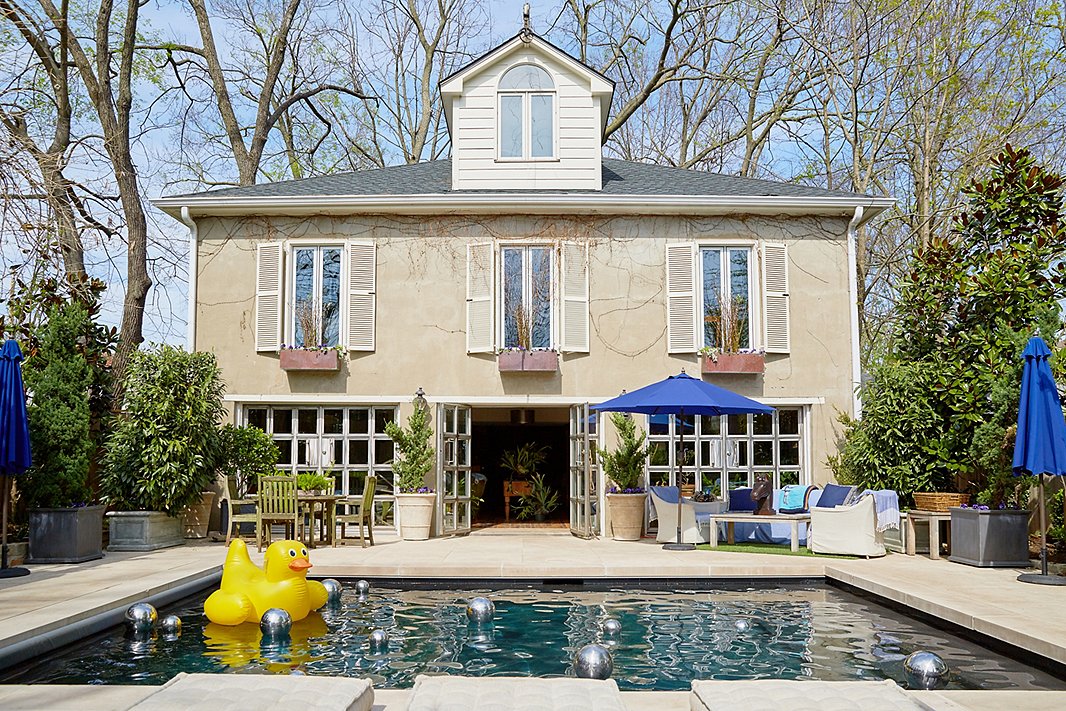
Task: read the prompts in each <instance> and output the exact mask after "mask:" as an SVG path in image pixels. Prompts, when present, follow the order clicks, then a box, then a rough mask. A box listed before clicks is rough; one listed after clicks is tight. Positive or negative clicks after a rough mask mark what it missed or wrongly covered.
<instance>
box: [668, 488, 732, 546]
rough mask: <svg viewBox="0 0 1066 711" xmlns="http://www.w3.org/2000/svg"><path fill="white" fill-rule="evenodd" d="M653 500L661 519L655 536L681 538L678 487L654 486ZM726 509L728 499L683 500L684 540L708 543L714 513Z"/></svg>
mask: <svg viewBox="0 0 1066 711" xmlns="http://www.w3.org/2000/svg"><path fill="white" fill-rule="evenodd" d="M651 502H652V504H654V505H655V517H656V518H657V519H658V521H659V533H658V534H657V535H656V536H655V540H657V541H659V542H660V543H672V542H675V541H677V487H676V486H653V487H651ZM725 510H726V502H724V501H711V502H706V503H703V502H698V501H691V500H689V499H682V500H681V542H682V543H707V542H708V541H709V540H710V539H711V537H710V525H711V514H716V513H722V512H723V511H725Z"/></svg>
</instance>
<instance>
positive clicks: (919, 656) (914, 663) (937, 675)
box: [903, 651, 948, 690]
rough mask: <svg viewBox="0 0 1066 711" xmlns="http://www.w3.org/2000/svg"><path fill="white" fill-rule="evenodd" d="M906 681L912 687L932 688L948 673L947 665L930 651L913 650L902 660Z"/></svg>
mask: <svg viewBox="0 0 1066 711" xmlns="http://www.w3.org/2000/svg"><path fill="white" fill-rule="evenodd" d="M903 670H904V671H905V672H907V683H908V684H909V685H910V686H911V687H912V688H918V689H927V690H928V689H934V688H936V687H937V686H938V685H939V684H940V683H941V682H942V681H943V679H944V677H946V676H947V674H948V665H947V664H945V663H944V660H943V659H941V658H940V656H939V655H936V654H934V653H932V652H925V651H919V652H914V653H913V654H911V655H910V656H909V657H907V658H906V659H904V660H903Z"/></svg>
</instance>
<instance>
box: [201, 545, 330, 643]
mask: <svg viewBox="0 0 1066 711" xmlns="http://www.w3.org/2000/svg"><path fill="white" fill-rule="evenodd" d="M310 568H311V561H310V560H308V557H307V547H306V546H304V544H303V543H300V542H299V541H277V542H276V543H272V544H270V547H269V548H267V550H266V556H265V557H264V561H263V567H262V568H260V567H259V566H257V565H256V564H255V563H253V562H252V559H251V557H249V555H248V546H247V545H245V543H244V541H241V540H236V541H234V542H233V543H231V544H230V547H229V552H227V553H226V562H225V563H223V565H222V586H221V588H220V589H218V590H216V591H215V592H213V593H211V595H210V597H208V598H207V600H206V601H205V602H204V614H205V615H207V619H209V620H211V621H212V622H215V623H217V624H220V625H239V624H241V623H242V622H255V623H258V622H259V619H260V617H262V615H263V613H264V612H266V611H267V610H269V609H270V608H272V607H277V608H279V609H282V610H285V611H286V612H288V613H289V616H290V617H292V621H293V622H297V621H299V620H302V619H303V618H305V617H307V615H308V614H309V613H310V612H311V610H317V609H318V608H320V607H322V606H323V605H325V604H326V598H327V597H328V595H327V593H326V588H325V587H324V586H323V585H322V583H320V582H318V581H317V580H308V579H307V571H308V570H309V569H310Z"/></svg>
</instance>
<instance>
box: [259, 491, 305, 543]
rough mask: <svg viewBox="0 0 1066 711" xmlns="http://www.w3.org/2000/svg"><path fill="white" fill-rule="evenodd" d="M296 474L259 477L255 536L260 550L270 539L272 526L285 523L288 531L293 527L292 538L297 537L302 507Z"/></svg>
mask: <svg viewBox="0 0 1066 711" xmlns="http://www.w3.org/2000/svg"><path fill="white" fill-rule="evenodd" d="M296 491H297V488H296V477H295V476H261V477H259V506H258V509H257V511H256V524H255V537H256V543H258V544H259V550H263V543H264V542H266V543H269V541H270V526H271V525H272V524H275V523H283V524H285V530H286V533H288V531H289V527H290V526H291V527H292V536H291V538H296V533H297V529H298V527H299V525H300V507H299V504H298V503H297V500H296Z"/></svg>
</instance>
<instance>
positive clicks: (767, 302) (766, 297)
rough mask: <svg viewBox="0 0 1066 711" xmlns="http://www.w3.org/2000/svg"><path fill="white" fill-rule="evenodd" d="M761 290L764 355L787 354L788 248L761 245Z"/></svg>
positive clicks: (772, 244)
mask: <svg viewBox="0 0 1066 711" xmlns="http://www.w3.org/2000/svg"><path fill="white" fill-rule="evenodd" d="M762 289H763V327H764V336H765V338H764V341H763V342H764V345H765V346H766V352H767V353H788V352H789V347H790V340H791V339H790V338H789V326H788V247H787V246H785V245H784V244H778V243H766V244H763V248H762Z"/></svg>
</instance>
